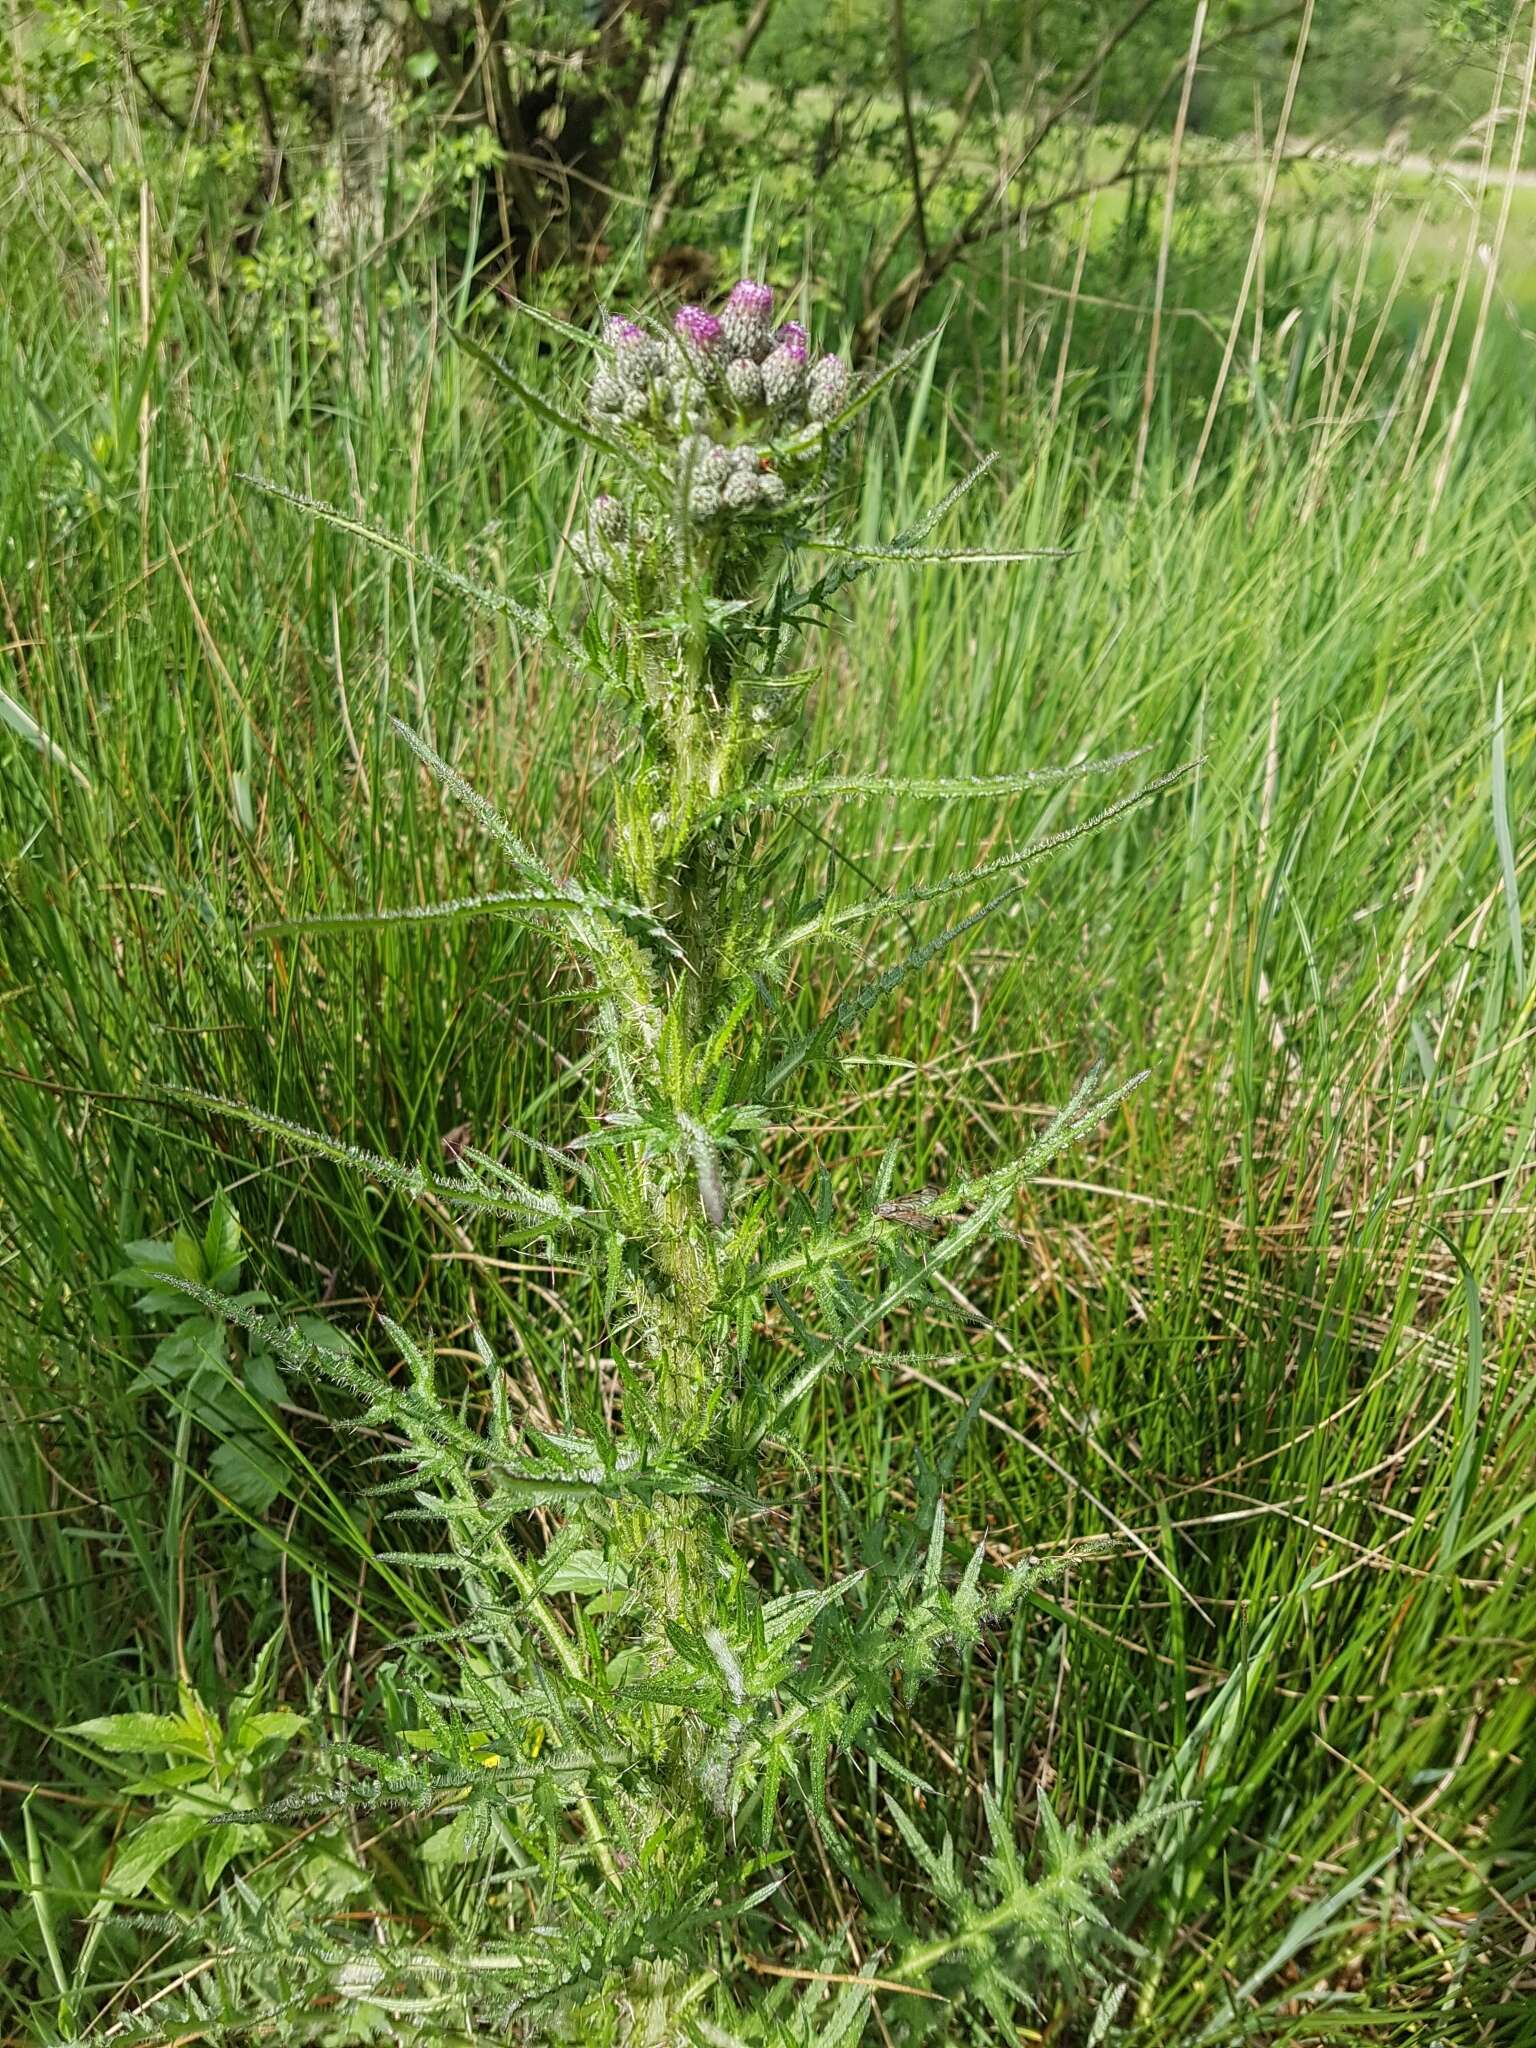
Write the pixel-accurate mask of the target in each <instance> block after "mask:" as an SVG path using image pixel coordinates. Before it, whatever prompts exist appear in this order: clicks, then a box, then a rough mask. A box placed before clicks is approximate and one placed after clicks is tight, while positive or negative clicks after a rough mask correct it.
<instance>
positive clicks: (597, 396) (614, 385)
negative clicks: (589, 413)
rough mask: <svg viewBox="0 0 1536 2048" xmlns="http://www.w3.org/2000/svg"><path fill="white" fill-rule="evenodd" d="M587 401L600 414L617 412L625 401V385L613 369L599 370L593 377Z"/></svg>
mask: <svg viewBox="0 0 1536 2048" xmlns="http://www.w3.org/2000/svg"><path fill="white" fill-rule="evenodd" d="M587 402H588V403H589V405H590V406H591V408H592V410H593V412H595V413H598V414H603V413H614V412H617V411H618V410H619V409H620V407H621V406H622V405H623V403H624V386H623V385H622V384H621V383H620V382H619V380H618V378H617V377H615V376H614V374H613V372H612V370H599V371H598V373H597V375H596V376H595V377H594V378H593V379H592V386H591V389H590V390H589V391H588V393H587Z"/></svg>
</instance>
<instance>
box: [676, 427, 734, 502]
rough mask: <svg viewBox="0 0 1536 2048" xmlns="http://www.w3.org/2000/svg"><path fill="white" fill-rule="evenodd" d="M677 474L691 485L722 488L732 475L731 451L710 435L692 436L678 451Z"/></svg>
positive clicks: (680, 445) (682, 443)
mask: <svg viewBox="0 0 1536 2048" xmlns="http://www.w3.org/2000/svg"><path fill="white" fill-rule="evenodd" d="M676 469H677V474H678V476H679V477H681V478H682V479H683V480H684V481H685V482H687V483H689V484H713V485H714V486H715V488H716V489H718V488H719V487H720V485H721V484H723V483H724V482H725V480H726V478H727V477H728V476H729V475H730V473H731V451H730V449H729V448H722V447H721V446H720V444H719V443H718V442H717V441H711V440H710V438H709V436H708V434H690V435H689V436H688V438H687V439H686V440H685V441H683V442H681V443H680V444H679V446H678V451H677V463H676Z"/></svg>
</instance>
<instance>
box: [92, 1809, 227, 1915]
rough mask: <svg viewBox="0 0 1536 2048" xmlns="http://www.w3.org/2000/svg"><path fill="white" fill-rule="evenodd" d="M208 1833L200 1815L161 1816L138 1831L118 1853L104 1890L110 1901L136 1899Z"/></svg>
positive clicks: (105, 1881)
mask: <svg viewBox="0 0 1536 2048" xmlns="http://www.w3.org/2000/svg"><path fill="white" fill-rule="evenodd" d="M207 1831H208V1821H207V1819H206V1818H205V1817H204V1816H203V1815H202V1814H198V1813H159V1814H156V1815H155V1816H154V1818H153V1819H152V1820H147V1821H145V1823H144V1825H143V1826H142V1827H141V1828H137V1829H135V1831H134V1832H133V1834H131V1835H130V1836H129V1837H128V1839H127V1840H126V1841H125V1842H124V1843H123V1845H122V1847H121V1848H120V1849H119V1850H118V1852H117V1855H116V1857H115V1858H114V1860H113V1863H112V1868H111V1870H110V1871H109V1872H108V1873H107V1876H106V1879H105V1880H104V1885H103V1889H104V1891H105V1893H106V1895H107V1897H109V1898H116V1899H136V1898H137V1897H138V1895H139V1893H140V1892H142V1891H143V1890H144V1888H145V1887H146V1885H148V1884H149V1883H150V1882H151V1880H152V1879H153V1878H154V1877H155V1876H156V1875H157V1873H158V1872H159V1871H160V1870H161V1869H162V1868H163V1867H164V1865H165V1864H167V1863H169V1862H170V1860H171V1858H172V1857H173V1856H174V1855H175V1854H176V1853H177V1851H178V1850H179V1849H185V1848H186V1847H187V1845H188V1843H190V1842H195V1841H196V1840H197V1839H198V1837H199V1836H200V1835H203V1834H206V1833H207Z"/></svg>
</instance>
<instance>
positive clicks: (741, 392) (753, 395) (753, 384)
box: [725, 356, 763, 410]
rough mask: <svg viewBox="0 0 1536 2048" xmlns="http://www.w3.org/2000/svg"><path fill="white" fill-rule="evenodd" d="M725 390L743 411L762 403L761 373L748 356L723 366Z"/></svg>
mask: <svg viewBox="0 0 1536 2048" xmlns="http://www.w3.org/2000/svg"><path fill="white" fill-rule="evenodd" d="M725 388H726V390H727V391H729V393H730V394H731V396H732V398H734V399H735V401H736V403H737V404H738V405H739V406H741V407H742V408H743V409H744V410H745V409H747V408H750V407H751V406H754V405H761V404H762V402H763V373H762V371H761V370H760V369H759V368H758V367H757V364H756V363H754V362H753V361H752V359H751V357H750V356H738V357H737V358H736V360H735V362H733V363H727V364H726V366H725Z"/></svg>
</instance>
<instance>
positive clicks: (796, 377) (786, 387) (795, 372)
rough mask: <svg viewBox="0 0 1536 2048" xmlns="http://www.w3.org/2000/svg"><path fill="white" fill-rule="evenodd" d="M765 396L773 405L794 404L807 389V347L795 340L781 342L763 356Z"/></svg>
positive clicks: (780, 406) (776, 406) (780, 407)
mask: <svg viewBox="0 0 1536 2048" xmlns="http://www.w3.org/2000/svg"><path fill="white" fill-rule="evenodd" d="M762 378H763V396H764V398H765V399H766V400H767V401H768V403H769V404H770V405H771V406H774V407H775V408H778V409H782V408H783V407H784V406H787V405H793V403H794V402H795V400H796V399H797V398H798V397H799V396H800V394H801V392H802V391H803V390H804V389H805V349H804V347H803V346H802V345H801V344H799V343H795V342H780V344H779V346H778V347H777V348H776V349H773V350H771V351H770V352H769V354H768V355H766V356H765V357H764V358H763V368H762Z"/></svg>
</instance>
